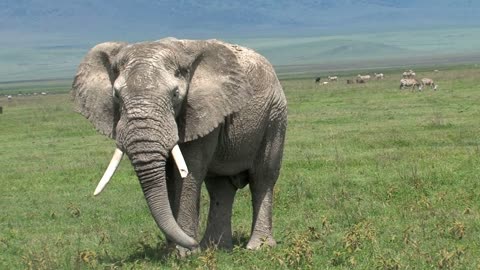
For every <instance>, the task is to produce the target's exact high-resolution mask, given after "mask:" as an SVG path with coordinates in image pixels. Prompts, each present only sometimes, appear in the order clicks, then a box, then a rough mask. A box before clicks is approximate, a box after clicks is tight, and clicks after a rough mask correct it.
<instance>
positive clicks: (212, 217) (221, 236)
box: [200, 177, 237, 250]
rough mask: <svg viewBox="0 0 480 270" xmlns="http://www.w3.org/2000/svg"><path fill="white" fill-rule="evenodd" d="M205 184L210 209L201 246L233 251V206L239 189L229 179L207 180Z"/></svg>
mask: <svg viewBox="0 0 480 270" xmlns="http://www.w3.org/2000/svg"><path fill="white" fill-rule="evenodd" d="M205 184H206V186H207V190H208V194H209V196H210V209H209V213H208V222H207V229H206V230H205V235H204V237H203V240H202V241H201V243H200V246H201V247H202V248H207V247H210V246H215V247H218V248H222V249H227V250H231V249H232V248H233V243H232V206H233V201H234V198H235V194H236V192H237V187H236V186H234V185H233V184H232V183H231V181H230V179H229V177H214V178H207V179H206V180H205Z"/></svg>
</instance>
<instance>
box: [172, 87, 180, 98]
mask: <svg viewBox="0 0 480 270" xmlns="http://www.w3.org/2000/svg"><path fill="white" fill-rule="evenodd" d="M179 94H180V91H179V90H178V86H177V87H175V88H174V89H173V97H174V98H178V95H179Z"/></svg>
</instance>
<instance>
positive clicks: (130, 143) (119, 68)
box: [72, 38, 253, 248]
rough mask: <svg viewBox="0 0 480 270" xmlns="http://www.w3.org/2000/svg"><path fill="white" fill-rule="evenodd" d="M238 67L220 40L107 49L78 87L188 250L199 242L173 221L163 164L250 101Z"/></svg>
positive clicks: (81, 108)
mask: <svg viewBox="0 0 480 270" xmlns="http://www.w3.org/2000/svg"><path fill="white" fill-rule="evenodd" d="M239 61H241V59H239V58H237V55H236V53H235V52H234V50H232V48H230V46H229V45H225V44H223V43H221V42H219V41H215V40H208V41H193V40H176V39H172V38H169V39H164V40H159V41H155V42H143V43H137V44H131V45H128V44H126V43H117V42H107V43H102V44H99V45H97V46H95V47H94V48H92V49H91V50H90V51H89V52H88V54H87V55H86V56H85V58H84V60H83V62H82V63H81V64H80V66H79V68H78V72H77V74H76V77H75V80H74V82H73V86H72V96H73V99H74V103H75V106H76V110H77V111H78V112H80V113H81V114H83V115H84V116H85V117H86V118H88V119H89V120H90V121H91V122H92V123H93V125H94V126H95V127H96V129H97V130H98V131H100V132H101V133H103V134H104V135H106V136H109V137H110V138H113V139H115V140H116V143H117V147H118V148H119V149H120V150H121V151H123V152H125V153H126V154H127V155H128V157H129V158H130V161H131V162H132V165H133V167H134V169H135V171H136V174H137V176H138V179H139V181H140V184H141V187H142V190H143V192H144V195H145V198H146V200H147V204H148V206H149V208H150V211H151V213H152V215H153V217H154V219H155V221H156V222H157V224H158V226H159V227H160V229H161V230H162V231H163V232H164V233H165V235H166V236H167V237H168V238H169V239H170V240H172V241H174V242H176V243H177V244H179V245H181V246H183V247H187V248H194V247H196V246H197V241H196V240H195V239H193V238H191V237H190V236H188V235H186V234H185V233H184V232H183V230H181V228H180V227H179V226H178V224H177V223H176V222H175V219H174V217H173V215H172V211H171V208H170V204H169V200H168V194H167V188H166V179H165V177H166V176H165V175H166V173H165V164H166V160H167V159H168V158H169V156H170V153H171V150H172V149H173V148H174V146H176V144H177V143H182V142H188V141H192V140H195V139H197V138H199V137H202V136H205V135H206V134H208V133H209V132H211V131H212V130H213V129H215V128H216V127H217V126H218V125H219V124H220V123H222V122H223V120H224V118H225V116H227V115H230V114H232V113H235V112H237V111H239V110H240V109H241V108H242V106H243V105H244V104H246V103H247V102H248V101H249V99H250V97H251V96H252V94H253V93H252V92H251V90H250V87H248V82H247V80H246V78H245V74H244V71H243V69H242V67H241V65H240V63H239Z"/></svg>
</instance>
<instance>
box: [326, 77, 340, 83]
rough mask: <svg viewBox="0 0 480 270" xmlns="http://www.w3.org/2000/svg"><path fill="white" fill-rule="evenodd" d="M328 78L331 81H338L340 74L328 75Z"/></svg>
mask: <svg viewBox="0 0 480 270" xmlns="http://www.w3.org/2000/svg"><path fill="white" fill-rule="evenodd" d="M328 80H330V81H331V82H336V81H337V80H338V76H328Z"/></svg>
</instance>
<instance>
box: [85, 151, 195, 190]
mask: <svg viewBox="0 0 480 270" xmlns="http://www.w3.org/2000/svg"><path fill="white" fill-rule="evenodd" d="M171 154H172V157H173V160H174V161H175V164H176V165H177V168H178V172H179V173H180V176H181V177H182V178H185V177H187V176H188V167H187V163H186V162H185V159H184V157H183V154H182V151H181V150H180V147H179V146H178V144H176V145H175V146H174V147H173V149H172V150H171ZM123 155H124V153H123V151H122V150H120V149H119V148H116V149H115V152H114V153H113V156H112V159H111V160H110V163H109V164H108V167H107V169H106V170H105V173H104V174H103V176H102V178H101V179H100V182H99V183H98V185H97V187H96V188H95V191H94V192H93V195H94V196H96V195H98V194H100V193H101V192H102V191H103V190H104V189H105V187H106V186H107V184H108V182H110V180H111V179H112V176H113V175H114V174H115V171H116V170H117V168H118V166H119V165H120V161H121V160H122V157H123Z"/></svg>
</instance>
